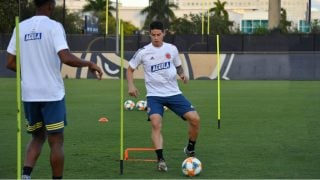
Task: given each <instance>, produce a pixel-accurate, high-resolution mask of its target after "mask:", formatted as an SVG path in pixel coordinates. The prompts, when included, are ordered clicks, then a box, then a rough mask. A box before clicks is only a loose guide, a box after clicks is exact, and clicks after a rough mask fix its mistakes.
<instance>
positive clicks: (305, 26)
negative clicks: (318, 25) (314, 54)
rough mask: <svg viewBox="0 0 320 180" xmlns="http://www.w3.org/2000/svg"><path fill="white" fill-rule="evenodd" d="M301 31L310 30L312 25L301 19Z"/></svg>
mask: <svg viewBox="0 0 320 180" xmlns="http://www.w3.org/2000/svg"><path fill="white" fill-rule="evenodd" d="M299 31H300V32H304V33H308V32H310V25H309V23H308V22H307V21H306V20H299Z"/></svg>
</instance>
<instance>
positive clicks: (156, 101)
mask: <svg viewBox="0 0 320 180" xmlns="http://www.w3.org/2000/svg"><path fill="white" fill-rule="evenodd" d="M147 106H148V116H149V120H150V123H151V139H152V142H153V145H154V148H155V149H156V150H155V152H156V154H157V159H158V166H157V168H158V170H159V171H167V170H168V168H167V165H166V163H165V160H164V156H163V137H162V133H161V127H162V115H163V105H162V104H161V98H159V97H147Z"/></svg>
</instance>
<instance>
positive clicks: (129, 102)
mask: <svg viewBox="0 0 320 180" xmlns="http://www.w3.org/2000/svg"><path fill="white" fill-rule="evenodd" d="M134 107H135V103H134V102H133V101H132V100H126V101H125V102H124V108H125V109H126V110H133V109H134Z"/></svg>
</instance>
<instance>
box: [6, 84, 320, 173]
mask: <svg viewBox="0 0 320 180" xmlns="http://www.w3.org/2000/svg"><path fill="white" fill-rule="evenodd" d="M136 84H137V86H138V87H139V89H140V93H141V95H140V98H137V99H133V100H134V101H137V100H140V99H144V92H145V89H144V85H143V81H141V80H138V81H136ZM65 86H66V93H67V95H66V101H67V110H68V116H67V117H68V126H67V128H66V130H65V156H66V161H65V173H64V178H66V179H79V178H83V179H87V178H91V179H109V178H112V179H119V178H126V179H142V178H143V179H151V178H152V179H160V178H161V179H183V178H186V177H185V176H183V175H182V172H181V163H182V161H183V160H184V159H185V155H184V154H183V151H182V150H183V147H184V146H185V144H186V142H187V124H186V123H184V122H183V121H182V120H181V119H179V118H178V117H177V116H176V115H174V114H173V113H172V112H171V111H166V113H165V115H164V122H163V135H164V139H165V142H164V146H165V151H164V152H165V157H166V161H167V164H168V168H169V171H168V172H166V173H160V172H157V170H156V164H155V163H154V162H133V161H124V174H123V175H120V172H119V159H120V104H119V101H120V81H119V80H102V81H98V80H70V79H68V80H65ZM180 87H181V89H182V91H183V92H184V94H185V95H186V97H187V98H188V99H189V100H191V102H192V103H193V105H194V106H195V107H196V109H197V110H198V112H199V114H200V116H201V133H200V136H199V139H198V142H197V154H198V155H197V157H198V158H199V159H200V160H201V161H202V163H203V171H202V172H201V174H200V175H199V176H197V177H195V178H201V179H209V178H210V179H211V178H214V179H243V178H245V179H261V178H264V179H270V178H271V179H278V178H281V179H282V178H283V179H309V178H310V179H319V178H320V141H319V137H320V82H319V81H222V82H221V129H218V128H217V82H216V81H208V80H197V81H190V82H189V84H187V85H183V84H180ZM125 88H126V86H125ZM0 91H1V101H0V106H1V111H0V118H1V126H0V133H1V134H0V135H1V148H0V159H1V160H0V178H4V179H7V178H10V179H11V178H16V87H15V79H14V78H1V79H0ZM125 96H126V99H129V97H128V96H127V93H126V89H125ZM130 99H132V98H130ZM103 116H105V117H108V118H109V122H108V123H99V122H98V119H99V118H100V117H103ZM124 117H125V118H124V119H125V120H124V133H125V134H124V136H125V138H124V147H125V148H127V147H151V146H152V143H151V140H150V124H149V122H147V121H146V114H145V112H142V111H130V112H129V111H125V114H124ZM23 122H24V121H23ZM23 130H24V124H23ZM22 135H23V139H22V147H23V151H22V152H24V147H25V144H26V142H27V141H28V139H29V138H30V137H29V135H27V134H26V133H25V130H24V131H23V134H22ZM48 151H49V149H48V146H47V145H46V146H45V147H44V149H43V153H42V155H41V157H40V159H39V161H38V164H37V166H36V168H35V169H34V172H33V174H32V177H33V178H37V179H44V178H51V170H50V166H49V161H48ZM131 156H132V157H137V158H155V154H154V153H153V152H144V153H140V152H137V153H132V154H130V157H131Z"/></svg>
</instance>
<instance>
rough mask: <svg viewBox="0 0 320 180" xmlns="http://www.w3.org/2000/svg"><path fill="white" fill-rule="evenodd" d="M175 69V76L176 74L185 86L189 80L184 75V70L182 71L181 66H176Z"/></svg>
mask: <svg viewBox="0 0 320 180" xmlns="http://www.w3.org/2000/svg"><path fill="white" fill-rule="evenodd" d="M176 69H177V74H178V76H179V77H180V78H181V80H182V81H183V83H185V84H186V83H187V82H188V80H189V79H188V77H187V76H186V75H185V74H184V70H183V68H182V66H181V65H180V66H177V67H176Z"/></svg>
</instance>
